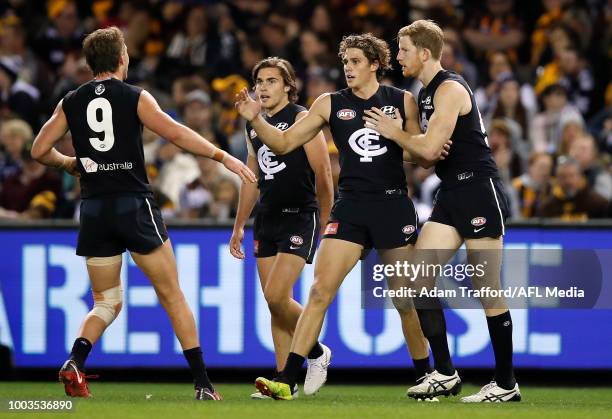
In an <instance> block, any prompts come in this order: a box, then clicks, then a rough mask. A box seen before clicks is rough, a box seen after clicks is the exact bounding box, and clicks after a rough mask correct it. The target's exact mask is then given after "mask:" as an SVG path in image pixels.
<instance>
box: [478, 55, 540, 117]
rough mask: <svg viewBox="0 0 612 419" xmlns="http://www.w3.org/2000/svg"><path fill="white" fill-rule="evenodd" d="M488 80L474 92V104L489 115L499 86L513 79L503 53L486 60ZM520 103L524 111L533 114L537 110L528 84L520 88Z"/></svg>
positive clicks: (509, 65)
mask: <svg viewBox="0 0 612 419" xmlns="http://www.w3.org/2000/svg"><path fill="white" fill-rule="evenodd" d="M488 65H489V67H488V78H489V83H488V84H487V85H486V86H485V85H483V86H480V87H478V88H477V89H476V91H475V92H474V95H475V96H474V97H475V98H476V103H477V104H478V109H480V112H481V113H482V114H483V115H485V114H490V113H491V112H492V109H494V108H495V106H496V103H497V99H498V97H499V92H500V87H501V84H502V83H503V82H504V81H506V80H508V79H515V78H516V76H515V75H514V72H513V70H512V65H511V64H510V59H509V58H508V55H507V54H506V53H504V52H494V53H492V54H490V55H489V59H488ZM520 101H521V104H522V105H523V107H525V109H528V110H529V111H530V112H533V111H535V110H536V108H537V100H536V97H535V93H534V91H533V87H532V86H531V85H530V84H528V83H522V84H521V87H520Z"/></svg>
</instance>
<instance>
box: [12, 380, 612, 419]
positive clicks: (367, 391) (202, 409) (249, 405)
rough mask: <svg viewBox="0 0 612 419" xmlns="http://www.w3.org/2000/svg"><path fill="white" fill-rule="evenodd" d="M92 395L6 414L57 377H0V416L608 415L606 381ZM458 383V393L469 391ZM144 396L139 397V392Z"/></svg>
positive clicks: (53, 393) (96, 391)
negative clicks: (512, 397) (269, 394)
mask: <svg viewBox="0 0 612 419" xmlns="http://www.w3.org/2000/svg"><path fill="white" fill-rule="evenodd" d="M90 388H91V390H92V393H93V395H94V397H93V398H91V399H88V400H78V399H72V400H74V401H75V411H74V412H72V413H63V414H58V413H44V414H41V413H40V412H39V413H17V414H7V411H6V400H7V399H13V400H15V399H20V400H24V399H30V400H32V399H63V400H66V399H65V398H64V397H62V395H63V388H62V386H61V385H60V384H59V383H32V382H18V383H2V384H0V400H2V404H3V406H2V411H0V417H15V418H26V417H32V418H34V417H36V418H41V417H42V418H52V417H66V418H87V419H96V418H112V419H123V418H147V419H156V418H160V417H171V418H173V419H187V418H198V419H203V418H223V419H231V418H240V419H253V418H270V419H292V418H315V419H321V418H333V419H343V418H350V419H361V418H410V417H422V418H426V419H436V418H469V419H476V418H491V417H495V418H513V419H515V418H538V419H545V418H549V417H554V418H577V417H580V418H610V417H612V389H610V388H561V387H555V388H545V387H530V386H524V387H522V388H521V390H522V393H523V401H522V402H520V403H506V404H490V405H463V404H461V403H460V402H459V398H458V397H451V398H448V399H447V398H442V399H441V400H440V402H439V403H424V402H416V401H414V400H411V399H407V398H406V397H405V396H404V392H405V390H406V388H405V387H403V386H346V385H329V386H326V387H324V388H323V389H322V391H321V392H320V393H319V394H317V395H316V396H311V397H305V396H303V395H301V397H300V398H298V399H297V400H295V401H292V402H282V401H274V400H251V399H250V398H249V394H250V393H251V392H252V391H253V387H252V386H251V385H247V384H225V385H224V384H220V385H218V386H217V388H218V390H219V391H220V392H221V393H222V394H223V396H224V397H225V400H224V401H222V402H197V401H195V400H192V399H191V397H192V390H191V388H190V385H189V384H158V383H155V384H146V383H96V382H94V383H93V384H91V386H90ZM476 390H477V388H476V387H475V386H469V385H466V386H464V387H463V391H462V394H464V395H465V394H469V393H472V392H474V391H476ZM147 394H150V395H151V397H150V398H149V399H148V400H147V398H146V395H147Z"/></svg>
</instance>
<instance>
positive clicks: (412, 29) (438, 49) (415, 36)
mask: <svg viewBox="0 0 612 419" xmlns="http://www.w3.org/2000/svg"><path fill="white" fill-rule="evenodd" d="M402 36H408V37H410V40H411V41H412V43H413V44H414V46H415V47H417V48H420V49H424V48H427V49H428V50H429V51H430V52H431V56H432V57H433V58H434V60H439V59H440V57H441V56H442V47H444V32H442V29H441V28H440V27H439V26H438V24H437V23H436V22H434V21H433V20H425V19H421V20H415V21H414V22H412V23H411V24H410V25H408V26H404V27H403V28H402V29H400V30H399V32H398V34H397V39H400V38H401V37H402Z"/></svg>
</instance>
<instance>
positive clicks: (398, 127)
mask: <svg viewBox="0 0 612 419" xmlns="http://www.w3.org/2000/svg"><path fill="white" fill-rule="evenodd" d="M364 113H365V116H364V117H363V120H364V121H365V127H366V128H372V129H373V130H375V131H377V132H378V133H379V134H380V135H382V136H383V137H386V138H388V139H390V140H394V139H395V138H396V137H398V136H399V134H398V133H400V132H401V131H402V117H401V115H400V113H399V111H398V110H397V109H396V110H395V118H391V117H390V116H388V115H386V114H385V113H384V112H383V111H382V110H380V109H379V108H374V107H373V108H371V109H370V110H366V111H365V112H364Z"/></svg>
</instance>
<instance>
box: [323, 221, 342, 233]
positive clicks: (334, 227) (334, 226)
mask: <svg viewBox="0 0 612 419" xmlns="http://www.w3.org/2000/svg"><path fill="white" fill-rule="evenodd" d="M338 224H339V223H329V224H327V226H326V227H325V232H324V233H323V234H336V233H337V232H338Z"/></svg>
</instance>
